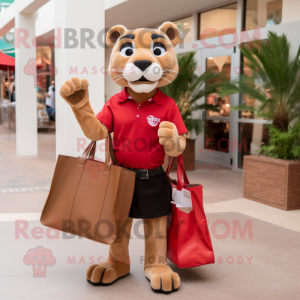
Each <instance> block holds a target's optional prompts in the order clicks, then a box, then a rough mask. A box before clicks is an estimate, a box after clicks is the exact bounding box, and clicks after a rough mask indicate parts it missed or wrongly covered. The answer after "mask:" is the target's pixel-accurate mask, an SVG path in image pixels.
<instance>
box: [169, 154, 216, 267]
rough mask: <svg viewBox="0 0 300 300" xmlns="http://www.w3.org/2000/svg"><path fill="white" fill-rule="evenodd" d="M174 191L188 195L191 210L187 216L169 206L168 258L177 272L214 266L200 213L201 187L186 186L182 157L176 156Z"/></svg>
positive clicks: (208, 239)
mask: <svg viewBox="0 0 300 300" xmlns="http://www.w3.org/2000/svg"><path fill="white" fill-rule="evenodd" d="M173 160H174V158H173V159H172V161H171V163H170V165H169V167H168V170H167V175H169V172H170V169H171V166H172V163H173ZM174 188H176V189H177V191H181V190H182V189H184V190H183V193H187V194H188V195H189V194H190V196H191V200H192V206H193V208H192V210H191V211H190V212H186V211H184V209H182V208H180V207H176V204H173V203H172V214H171V215H172V218H171V223H170V225H169V227H168V250H167V258H168V259H169V260H170V261H172V262H173V263H174V264H176V265H177V266H178V267H179V268H180V269H181V268H191V267H196V266H202V265H206V264H213V263H214V262H215V258H214V252H213V247H212V243H211V239H210V234H209V231H208V226H207V221H206V216H205V213H204V209H203V196H202V185H200V184H190V183H189V180H188V178H187V175H186V172H185V169H184V162H183V156H182V155H180V156H178V163H177V185H175V184H174V183H173V184H172V189H174ZM185 190H187V191H188V192H186V191H185ZM177 191H176V192H177ZM189 192H190V193H189Z"/></svg>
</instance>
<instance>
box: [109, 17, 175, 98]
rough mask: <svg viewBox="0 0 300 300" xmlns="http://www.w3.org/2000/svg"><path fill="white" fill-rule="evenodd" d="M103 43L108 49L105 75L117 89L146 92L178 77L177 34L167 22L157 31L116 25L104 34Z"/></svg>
mask: <svg viewBox="0 0 300 300" xmlns="http://www.w3.org/2000/svg"><path fill="white" fill-rule="evenodd" d="M106 42H107V44H108V46H109V47H110V48H112V54H111V58H110V65H109V68H108V70H109V75H110V77H111V79H112V80H113V81H114V82H115V83H117V84H118V85H120V86H124V87H130V88H131V89H132V90H133V91H135V92H136V93H150V92H151V91H153V90H154V89H156V88H158V87H162V86H165V85H168V84H170V83H172V82H173V81H174V80H175V78H176V76H177V74H178V62H177V57H176V54H175V51H174V47H175V46H176V45H177V44H178V42H179V31H178V28H177V27H176V25H175V24H173V23H171V22H166V23H164V24H162V25H161V26H160V27H159V28H158V29H148V28H139V29H132V30H127V29H126V28H125V27H124V26H122V25H117V26H114V27H112V28H111V29H110V30H109V31H108V33H107V37H106Z"/></svg>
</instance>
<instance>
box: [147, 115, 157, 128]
mask: <svg viewBox="0 0 300 300" xmlns="http://www.w3.org/2000/svg"><path fill="white" fill-rule="evenodd" d="M147 120H148V123H149V125H151V126H152V127H155V126H156V125H157V124H158V123H159V122H160V119H159V118H154V117H153V116H151V115H150V116H149V117H147Z"/></svg>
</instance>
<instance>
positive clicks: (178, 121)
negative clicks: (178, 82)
mask: <svg viewBox="0 0 300 300" xmlns="http://www.w3.org/2000/svg"><path fill="white" fill-rule="evenodd" d="M173 103H174V104H173V107H172V109H171V111H170V114H169V116H168V117H167V121H169V122H172V123H174V124H175V125H176V127H177V130H178V134H179V135H180V134H184V133H187V132H188V131H187V129H186V127H185V124H184V122H183V119H182V116H181V114H180V111H179V108H178V106H177V104H176V102H175V101H174V100H173Z"/></svg>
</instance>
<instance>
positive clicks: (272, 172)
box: [243, 155, 300, 210]
mask: <svg viewBox="0 0 300 300" xmlns="http://www.w3.org/2000/svg"><path fill="white" fill-rule="evenodd" d="M243 197H244V198H247V199H250V200H254V201H257V202H260V203H263V204H267V205H270V206H273V207H276V208H280V209H283V210H293V209H299V208H300V161H298V160H283V159H276V158H270V157H266V156H263V155H246V156H244V188H243Z"/></svg>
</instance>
